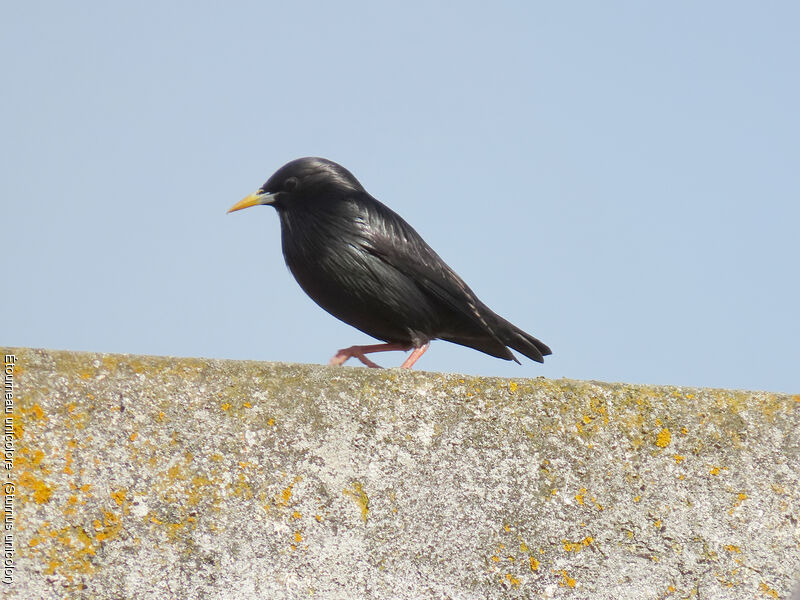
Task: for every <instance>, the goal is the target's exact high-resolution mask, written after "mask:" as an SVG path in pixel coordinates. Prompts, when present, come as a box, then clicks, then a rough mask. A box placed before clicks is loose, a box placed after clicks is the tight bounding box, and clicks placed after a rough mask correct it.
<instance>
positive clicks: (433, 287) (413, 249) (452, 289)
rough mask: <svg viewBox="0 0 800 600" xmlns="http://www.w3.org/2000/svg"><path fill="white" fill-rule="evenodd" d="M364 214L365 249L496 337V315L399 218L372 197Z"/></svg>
mask: <svg viewBox="0 0 800 600" xmlns="http://www.w3.org/2000/svg"><path fill="white" fill-rule="evenodd" d="M374 202H375V207H374V208H373V207H370V209H369V210H368V212H367V213H366V214H365V217H364V228H363V238H362V239H363V241H364V249H365V250H366V251H368V252H369V253H370V254H373V255H374V256H376V257H378V258H380V259H381V260H382V261H383V262H385V263H386V264H388V265H389V266H391V267H393V268H394V269H396V270H398V271H399V272H401V273H403V274H404V275H405V276H407V277H409V278H411V279H412V280H413V281H414V282H415V283H416V284H417V285H418V286H419V287H420V288H421V289H422V290H423V291H425V292H426V293H427V294H430V295H431V296H433V297H435V298H437V299H438V300H440V301H441V302H442V303H443V304H444V305H445V306H447V308H449V309H450V310H451V311H452V312H454V313H456V314H460V315H462V316H463V317H465V318H466V320H467V321H468V322H470V323H472V324H474V325H475V326H478V327H479V329H480V330H481V331H482V332H483V333H485V334H486V335H488V336H490V337H492V338H494V339H497V341H498V342H500V340H499V339H498V338H497V336H496V334H495V332H494V330H493V326H492V324H491V323H490V322H489V319H492V320H493V317H495V316H496V315H495V314H494V313H493V312H492V311H491V309H489V308H488V307H487V306H486V305H485V304H483V302H481V301H480V300H479V299H478V297H477V296H476V295H475V293H474V292H473V291H472V290H471V289H470V288H469V286H468V285H467V284H466V283H465V282H464V280H463V279H461V277H459V276H458V275H457V274H456V273H455V271H453V270H452V269H451V268H450V267H449V266H448V265H447V263H445V262H444V260H442V259H441V257H440V256H439V255H438V254H436V252H434V250H433V248H431V247H430V246H429V245H428V244H427V243H426V242H425V240H423V239H422V236H420V235H419V234H418V233H417V232H416V230H415V229H414V228H413V227H411V225H409V224H408V223H407V222H406V221H405V220H403V218H402V217H400V216H399V215H398V214H396V213H395V212H394V211H392V210H391V209H389V208H388V207H386V206H385V205H383V204H381V203H379V202H378V201H377V200H374Z"/></svg>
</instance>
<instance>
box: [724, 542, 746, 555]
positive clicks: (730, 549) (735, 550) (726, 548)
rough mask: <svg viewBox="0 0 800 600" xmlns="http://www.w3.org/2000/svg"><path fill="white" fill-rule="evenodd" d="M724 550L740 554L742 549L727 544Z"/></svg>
mask: <svg viewBox="0 0 800 600" xmlns="http://www.w3.org/2000/svg"><path fill="white" fill-rule="evenodd" d="M725 550H727V551H728V552H735V553H736V554H741V553H742V549H741V548H740V547H739V546H734V545H733V544H728V545H727V546H725Z"/></svg>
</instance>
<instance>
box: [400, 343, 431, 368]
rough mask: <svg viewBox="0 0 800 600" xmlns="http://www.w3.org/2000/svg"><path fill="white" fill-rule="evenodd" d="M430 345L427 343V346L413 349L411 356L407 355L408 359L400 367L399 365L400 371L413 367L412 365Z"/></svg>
mask: <svg viewBox="0 0 800 600" xmlns="http://www.w3.org/2000/svg"><path fill="white" fill-rule="evenodd" d="M430 345H431V344H430V342H428V343H427V344H423V345H422V346H419V347H418V348H414V351H413V352H412V353H411V354H409V355H408V358H407V359H406V361H405V362H404V363H403V364H402V365H400V368H401V369H410V368H411V367H413V366H414V363H415V362H417V361H418V360H419V357H420V356H422V355H423V354H425V350H427V349H428V347H429V346H430Z"/></svg>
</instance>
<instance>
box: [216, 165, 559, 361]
mask: <svg viewBox="0 0 800 600" xmlns="http://www.w3.org/2000/svg"><path fill="white" fill-rule="evenodd" d="M257 204H269V205H271V206H273V207H275V209H276V210H277V211H278V216H279V217H280V219H281V242H282V245H283V256H284V258H285V259H286V264H287V265H288V267H289V269H290V270H291V272H292V274H293V275H294V277H295V279H297V283H299V284H300V287H302V288H303V290H305V292H306V293H307V294H308V295H309V296H311V298H312V299H313V300H314V301H315V302H316V303H317V304H319V305H320V306H321V307H322V308H324V309H325V310H326V311H328V312H329V313H330V314H332V315H333V316H334V317H336V318H338V319H341V320H342V321H344V322H345V323H348V324H350V325H352V326H353V327H355V328H356V329H360V330H361V331H363V332H364V333H367V334H369V335H371V336H372V337H375V338H378V339H379V340H383V341H384V342H386V343H385V344H373V345H370V346H351V347H350V348H344V349H342V350H339V351H338V352H337V353H336V355H335V356H334V357H333V358H332V359H331V361H330V364H332V365H341V364H343V363H344V362H345V361H346V360H347V359H348V358H351V357H355V358H358V359H359V360H360V361H361V362H362V363H364V364H365V365H367V366H369V367H378V365H376V364H375V363H374V362H372V361H371V360H370V359H368V358H367V357H366V356H365V355H366V354H368V353H370V352H384V351H387V350H403V351H407V350H411V349H412V348H413V350H414V351H413V352H412V353H411V354H410V355H409V357H408V358H407V359H406V361H405V362H404V363H403V364H402V367H403V368H410V367H411V366H412V365H413V364H414V363H415V362H416V361H417V359H419V357H420V356H422V354H423V353H424V352H425V350H427V349H428V346H429V344H430V342H431V340H434V339H442V340H447V341H448V342H453V343H454V344H461V345H462V346H469V347H470V348H475V349H476V350H480V351H481V352H485V353H486V354H489V355H491V356H496V357H498V358H503V359H505V360H513V361H516V362H517V363H519V361H518V360H517V358H516V357H515V356H514V355H513V354H512V353H511V351H510V350H509V349H508V348H509V347H510V348H513V349H514V350H517V351H518V352H521V353H522V354H524V355H525V356H527V357H528V358H530V359H532V360H535V361H537V362H544V359H543V357H544V356H546V355H548V354H550V348H548V347H547V346H546V345H545V344H543V343H542V342H540V341H539V340H537V339H536V338H535V337H533V336H532V335H530V334H527V333H525V332H524V331H522V330H521V329H519V328H517V327H515V326H514V325H512V324H511V323H509V322H508V321H506V320H505V319H503V318H502V317H500V316H499V315H497V314H495V313H494V312H492V311H491V310H490V309H489V307H488V306H486V305H485V304H484V303H483V302H481V301H480V300H479V299H478V297H477V296H476V295H475V293H474V292H473V291H472V290H471V289H469V287H468V286H467V284H466V283H464V281H463V280H462V279H461V278H460V277H459V276H458V275H456V273H455V272H454V271H453V270H452V269H451V268H450V267H448V266H447V264H445V262H444V261H443V260H442V259H441V258H439V255H438V254H436V253H435V252H434V251H433V250H432V249H431V247H430V246H428V244H426V243H425V241H424V240H423V239H422V237H420V235H419V234H418V233H417V232H416V231H415V230H414V229H413V228H412V227H411V225H409V224H408V223H406V222H405V221H404V220H403V219H402V218H401V217H400V216H399V215H397V214H396V213H395V212H394V211H392V210H391V209H389V208H388V207H386V206H384V205H383V204H381V203H380V202H378V201H377V200H376V199H375V198H373V197H372V196H370V195H369V194H368V193H367V191H366V190H365V189H364V188H363V186H362V185H361V184H360V183H359V182H358V180H357V179H356V178H355V177H353V175H352V173H350V171H348V170H347V169H345V168H344V167H342V166H341V165H338V164H336V163H335V162H333V161H330V160H327V159H325V158H314V157H310V158H298V159H297V160H293V161H291V162H290V163H287V164H286V165H284V166H283V167H281V168H280V169H278V171H276V172H275V174H274V175H273V176H272V177H270V178H269V179H268V180H267V182H266V183H265V184H264V185H262V186H261V188H259V190H258V191H257V192H256V193H255V194H251V195H250V196H247V197H246V198H245V199H243V200H242V201H241V202H238V203H237V204H234V205H233V206H232V207H231V208H230V210H229V211H228V212H229V213H230V212H233V211H236V210H241V209H243V208H248V207H250V206H255V205H257Z"/></svg>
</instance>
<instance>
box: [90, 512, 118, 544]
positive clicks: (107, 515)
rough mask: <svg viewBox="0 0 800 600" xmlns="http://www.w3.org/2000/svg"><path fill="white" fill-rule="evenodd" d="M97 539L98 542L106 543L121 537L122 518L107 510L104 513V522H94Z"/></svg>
mask: <svg viewBox="0 0 800 600" xmlns="http://www.w3.org/2000/svg"><path fill="white" fill-rule="evenodd" d="M94 530H95V532H96V533H95V538H96V539H97V541H98V542H105V541H106V540H110V539H113V538H115V537H117V535H119V532H120V531H121V530H122V522H121V520H120V518H119V517H118V516H117V515H115V514H114V513H112V512H109V511H107V510H104V511H103V521H102V523H101V522H100V520H99V519H97V520H95V522H94Z"/></svg>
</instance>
